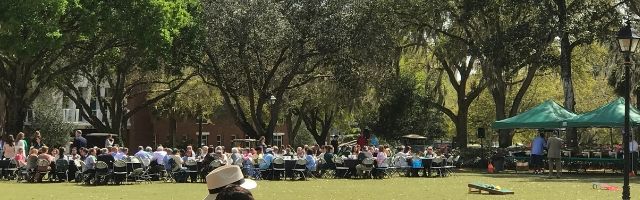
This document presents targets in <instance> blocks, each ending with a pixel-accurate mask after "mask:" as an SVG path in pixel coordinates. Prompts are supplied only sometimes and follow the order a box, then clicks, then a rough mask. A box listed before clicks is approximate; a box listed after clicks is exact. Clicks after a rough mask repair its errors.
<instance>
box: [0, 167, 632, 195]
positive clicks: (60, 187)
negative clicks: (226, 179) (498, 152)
mask: <svg viewBox="0 0 640 200" xmlns="http://www.w3.org/2000/svg"><path fill="white" fill-rule="evenodd" d="M476 181H482V182H485V183H491V184H495V185H499V186H501V187H503V188H508V189H511V190H513V191H515V193H516V194H515V195H506V196H494V195H478V194H469V193H467V183H471V182H476ZM592 182H603V183H610V184H612V185H614V186H619V187H621V186H622V184H621V182H622V178H619V177H614V176H613V175H609V176H603V175H579V176H576V175H569V176H566V177H564V178H563V179H545V178H544V177H542V176H534V175H522V174H498V175H488V174H481V173H458V174H456V175H455V176H452V177H445V178H404V177H394V178H391V179H385V180H341V179H319V180H310V181H258V188H256V189H254V190H253V191H252V192H253V194H254V196H255V197H256V199H259V200H267V199H268V200H287V199H322V200H328V199H341V200H342V199H367V200H371V199H385V200H387V199H402V200H407V199H408V200H411V199H426V198H428V199H536V200H540V199H620V196H621V192H620V191H605V190H596V189H592V184H591V183H592ZM631 182H632V184H631V188H632V190H631V194H632V197H638V196H640V178H633V179H632V180H631ZM0 193H2V194H3V195H2V197H1V198H0V199H3V200H13V199H15V200H26V199H64V200H75V199H78V200H89V199H91V200H99V199H105V200H107V199H108V200H116V199H149V200H164V199H166V200H173V199H175V200H193V199H196V200H199V199H203V198H204V197H205V196H206V194H207V190H206V185H205V184H191V183H182V184H175V183H160V182H154V183H153V184H135V185H121V186H81V185H76V184H71V183H42V184H26V183H15V182H8V181H0ZM632 199H633V198H632Z"/></svg>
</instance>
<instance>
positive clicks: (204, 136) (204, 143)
mask: <svg viewBox="0 0 640 200" xmlns="http://www.w3.org/2000/svg"><path fill="white" fill-rule="evenodd" d="M199 134H200V133H199V132H196V137H195V138H196V139H197V138H198V135H199ZM200 140H202V141H201V142H200V146H207V145H209V132H202V136H201V137H200Z"/></svg>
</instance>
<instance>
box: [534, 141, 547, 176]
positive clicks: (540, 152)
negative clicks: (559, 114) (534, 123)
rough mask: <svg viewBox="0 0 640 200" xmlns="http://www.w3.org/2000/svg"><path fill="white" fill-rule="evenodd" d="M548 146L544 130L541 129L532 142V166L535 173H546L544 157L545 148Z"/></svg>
mask: <svg viewBox="0 0 640 200" xmlns="http://www.w3.org/2000/svg"><path fill="white" fill-rule="evenodd" d="M546 146H547V142H546V141H545V137H544V132H542V131H541V132H540V134H539V135H538V137H536V138H534V139H533V142H532V144H531V168H533V173H535V174H543V173H544V164H543V163H542V159H544V148H545V147H546Z"/></svg>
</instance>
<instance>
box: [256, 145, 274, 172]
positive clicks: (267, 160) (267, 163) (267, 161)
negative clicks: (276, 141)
mask: <svg viewBox="0 0 640 200" xmlns="http://www.w3.org/2000/svg"><path fill="white" fill-rule="evenodd" d="M273 158H274V157H273V150H272V149H271V148H267V150H266V153H265V154H264V156H263V157H262V159H263V160H264V162H261V163H259V165H260V169H269V167H271V162H273Z"/></svg>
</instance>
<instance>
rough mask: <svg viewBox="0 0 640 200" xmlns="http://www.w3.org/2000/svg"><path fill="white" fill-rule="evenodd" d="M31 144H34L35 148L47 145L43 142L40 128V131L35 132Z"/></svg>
mask: <svg viewBox="0 0 640 200" xmlns="http://www.w3.org/2000/svg"><path fill="white" fill-rule="evenodd" d="M31 146H32V147H33V148H36V149H40V148H42V147H43V146H45V145H44V144H43V143H42V134H40V131H39V130H38V131H36V132H35V133H34V135H33V138H31Z"/></svg>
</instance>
